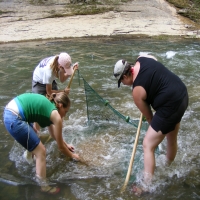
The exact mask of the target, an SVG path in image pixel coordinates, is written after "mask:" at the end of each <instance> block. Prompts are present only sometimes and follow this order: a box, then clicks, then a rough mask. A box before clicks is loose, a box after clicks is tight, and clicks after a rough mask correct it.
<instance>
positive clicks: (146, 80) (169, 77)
mask: <svg viewBox="0 0 200 200" xmlns="http://www.w3.org/2000/svg"><path fill="white" fill-rule="evenodd" d="M137 61H139V63H140V70H139V73H138V75H137V77H136V79H135V81H134V82H133V88H134V87H136V86H142V87H143V88H144V89H145V91H146V93H147V99H146V102H147V103H148V104H149V105H151V106H152V107H153V109H154V110H155V111H157V113H158V114H159V115H160V116H162V117H169V116H171V114H173V113H174V112H176V109H177V108H178V107H179V105H180V103H181V100H182V99H183V97H184V96H185V94H186V93H187V89H186V86H185V85H184V83H183V82H182V81H181V79H180V78H179V77H178V76H177V75H175V74H174V73H172V72H171V71H170V70H168V69H167V68H166V67H165V66H164V65H162V64H161V63H159V62H157V61H155V60H154V59H152V58H146V57H140V58H138V59H137Z"/></svg>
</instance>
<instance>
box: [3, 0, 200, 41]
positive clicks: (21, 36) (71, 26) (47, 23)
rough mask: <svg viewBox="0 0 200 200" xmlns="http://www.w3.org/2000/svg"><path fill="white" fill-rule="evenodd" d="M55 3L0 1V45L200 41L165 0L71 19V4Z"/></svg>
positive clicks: (120, 6)
mask: <svg viewBox="0 0 200 200" xmlns="http://www.w3.org/2000/svg"><path fill="white" fill-rule="evenodd" d="M52 2H53V1H52ZM56 2H57V3H55V1H54V3H49V4H42V5H33V4H30V2H29V1H20V0H10V1H7V0H4V1H1V2H0V9H1V15H0V22H1V23H0V43H7V42H18V41H30V40H38V39H42V40H44V39H57V38H74V37H75V38H78V37H91V36H115V35H130V36H131V35H144V36H158V35H172V36H181V37H194V38H200V31H199V32H198V31H197V30H194V29H193V30H191V29H190V28H191V27H194V26H195V24H194V23H193V22H192V21H190V20H188V19H186V18H183V17H180V16H179V15H178V14H177V12H176V9H175V8H174V7H172V6H170V5H169V4H168V3H167V2H166V1H164V0H148V1H147V0H140V1H139V0H135V1H128V2H127V3H122V2H119V3H118V4H117V5H115V6H114V8H113V9H112V10H111V11H108V12H105V13H100V14H94V15H73V14H72V12H71V10H70V9H69V8H70V5H71V4H70V2H67V1H62V0H60V1H56ZM109 6H110V5H109ZM80 8H81V7H80ZM84 8H85V9H86V8H87V7H84Z"/></svg>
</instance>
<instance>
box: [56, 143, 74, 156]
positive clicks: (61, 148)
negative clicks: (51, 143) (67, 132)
mask: <svg viewBox="0 0 200 200" xmlns="http://www.w3.org/2000/svg"><path fill="white" fill-rule="evenodd" d="M59 150H60V151H61V152H62V153H63V154H64V155H66V156H67V157H69V158H73V153H72V152H71V151H70V150H69V149H68V147H67V145H65V144H64V141H63V145H62V146H59Z"/></svg>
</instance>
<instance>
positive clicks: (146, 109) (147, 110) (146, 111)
mask: <svg viewBox="0 0 200 200" xmlns="http://www.w3.org/2000/svg"><path fill="white" fill-rule="evenodd" d="M136 105H137V107H138V108H139V110H140V111H141V112H142V114H143V115H144V116H145V118H146V120H147V122H148V123H149V124H150V123H151V120H152V118H153V113H152V110H151V107H150V105H148V104H147V103H146V101H141V102H140V103H138V104H136Z"/></svg>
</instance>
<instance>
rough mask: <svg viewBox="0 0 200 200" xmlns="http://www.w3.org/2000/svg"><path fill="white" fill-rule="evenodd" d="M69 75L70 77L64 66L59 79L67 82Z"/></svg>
mask: <svg viewBox="0 0 200 200" xmlns="http://www.w3.org/2000/svg"><path fill="white" fill-rule="evenodd" d="M69 77H70V75H68V74H67V73H65V70H64V69H63V68H62V67H60V72H59V80H60V82H61V83H63V82H65V81H66V80H67V79H68V78H69Z"/></svg>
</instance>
